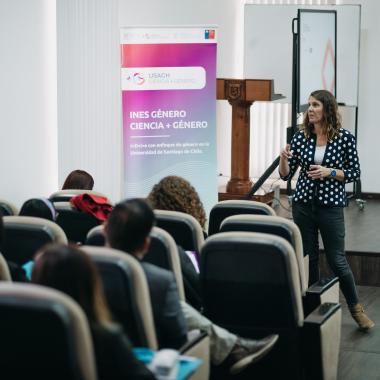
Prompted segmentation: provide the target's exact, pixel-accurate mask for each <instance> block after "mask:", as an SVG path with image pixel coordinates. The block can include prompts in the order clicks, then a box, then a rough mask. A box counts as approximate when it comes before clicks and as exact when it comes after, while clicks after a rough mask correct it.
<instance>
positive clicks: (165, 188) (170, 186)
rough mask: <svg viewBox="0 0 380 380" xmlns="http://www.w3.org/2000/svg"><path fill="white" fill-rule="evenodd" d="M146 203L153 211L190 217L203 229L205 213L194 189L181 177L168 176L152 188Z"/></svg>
mask: <svg viewBox="0 0 380 380" xmlns="http://www.w3.org/2000/svg"><path fill="white" fill-rule="evenodd" d="M148 201H149V203H150V204H151V206H152V207H153V208H154V209H159V210H171V211H180V212H184V213H186V214H190V215H192V216H193V217H194V218H195V219H196V220H197V221H198V222H199V224H200V225H201V226H202V227H203V228H204V227H205V223H206V213H205V210H204V208H203V204H202V202H201V200H200V198H199V195H198V193H197V191H196V190H195V189H194V187H193V186H192V185H191V184H190V183H189V182H188V181H186V180H185V179H184V178H182V177H178V176H168V177H165V178H163V179H162V180H161V181H160V182H159V183H158V184H156V185H154V186H153V189H152V191H151V192H150V194H149V195H148Z"/></svg>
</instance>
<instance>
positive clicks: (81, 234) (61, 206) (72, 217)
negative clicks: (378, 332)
mask: <svg viewBox="0 0 380 380" xmlns="http://www.w3.org/2000/svg"><path fill="white" fill-rule="evenodd" d="M54 207H55V208H56V210H57V213H58V216H57V220H56V222H57V224H58V225H59V226H60V227H61V228H62V229H63V231H64V232H65V234H66V236H67V239H68V240H69V241H71V242H73V243H81V244H83V243H84V242H85V241H86V236H87V233H88V232H89V231H90V230H91V229H92V228H93V227H96V226H98V225H99V224H100V223H101V222H100V221H99V220H98V219H96V218H95V217H93V216H91V215H88V214H86V213H84V212H81V211H78V210H76V209H75V208H74V207H73V206H72V205H71V203H70V202H56V203H54Z"/></svg>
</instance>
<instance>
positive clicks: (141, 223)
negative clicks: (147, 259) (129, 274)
mask: <svg viewBox="0 0 380 380" xmlns="http://www.w3.org/2000/svg"><path fill="white" fill-rule="evenodd" d="M154 223H155V216H154V213H153V211H152V209H151V208H150V206H149V205H148V204H147V202H146V201H144V200H143V199H136V198H135V199H129V200H126V201H123V202H120V203H119V204H117V205H116V206H115V207H114V208H113V210H112V212H111V214H110V215H109V217H108V220H107V222H106V225H105V233H106V237H107V242H108V244H109V245H110V247H112V248H115V249H119V250H121V251H124V252H128V253H130V254H132V255H134V256H137V257H141V255H144V254H145V253H146V251H147V250H148V248H149V242H150V240H149V234H150V231H151V230H152V227H153V225H154Z"/></svg>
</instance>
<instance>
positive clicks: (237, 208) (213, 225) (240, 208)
mask: <svg viewBox="0 0 380 380" xmlns="http://www.w3.org/2000/svg"><path fill="white" fill-rule="evenodd" d="M240 214H256V215H276V213H275V212H274V210H273V209H272V208H271V207H269V206H268V205H266V204H265V203H261V202H254V201H245V200H229V201H221V202H218V203H217V204H216V205H215V206H214V207H213V208H212V209H211V212H210V218H209V225H208V235H209V236H211V235H213V234H215V233H217V232H219V229H220V225H221V224H222V221H223V220H224V219H225V218H227V217H229V216H232V215H240Z"/></svg>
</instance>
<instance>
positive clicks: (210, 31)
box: [205, 29, 215, 40]
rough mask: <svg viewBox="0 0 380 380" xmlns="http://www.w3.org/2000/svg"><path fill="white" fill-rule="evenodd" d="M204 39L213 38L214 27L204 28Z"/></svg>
mask: <svg viewBox="0 0 380 380" xmlns="http://www.w3.org/2000/svg"><path fill="white" fill-rule="evenodd" d="M205 39H206V40H213V39H215V29H206V30H205Z"/></svg>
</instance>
